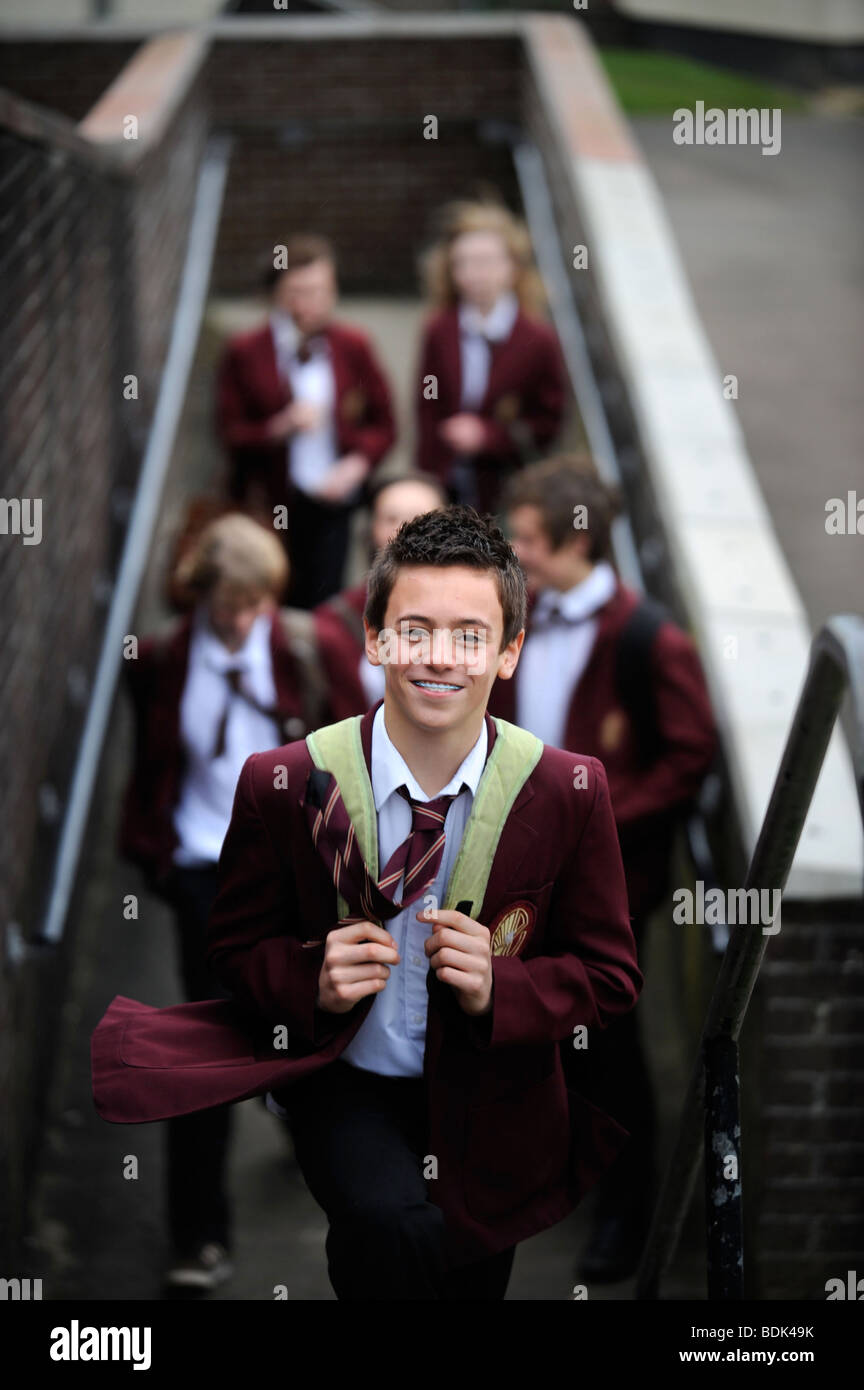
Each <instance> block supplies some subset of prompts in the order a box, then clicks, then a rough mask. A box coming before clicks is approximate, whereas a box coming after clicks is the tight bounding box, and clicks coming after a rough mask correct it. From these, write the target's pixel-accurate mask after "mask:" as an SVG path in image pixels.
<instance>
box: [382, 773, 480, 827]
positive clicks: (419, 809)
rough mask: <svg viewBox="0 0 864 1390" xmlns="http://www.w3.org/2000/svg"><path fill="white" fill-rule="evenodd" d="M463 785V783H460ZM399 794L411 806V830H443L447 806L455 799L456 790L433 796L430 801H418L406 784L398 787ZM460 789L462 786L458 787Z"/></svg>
mask: <svg viewBox="0 0 864 1390" xmlns="http://www.w3.org/2000/svg"><path fill="white" fill-rule="evenodd" d="M462 786H463V787H464V786H465V783H464V782H463V783H462ZM398 790H399V795H400V796H404V798H405V800H406V801H407V802H408V804H409V806H410V807H411V829H412V830H439V831H440V830H443V829H444V821H445V819H446V816H447V808H448V807H449V805H450V803H451V801H455V799H456V797H457V796H458V795H459V793H458V792H451V793H450V794H449V795H448V796H435V797H433V798H432V800H431V801H418V800H417V799H416V798H415V797H413V796H411V795H410V793H409V791H408V788H407V787H406V786H404V785H403V786H401V787H399V789H398ZM459 790H460V791H461V790H462V788H461V787H460V789H459Z"/></svg>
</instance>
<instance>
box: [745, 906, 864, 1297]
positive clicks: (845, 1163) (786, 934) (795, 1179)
mask: <svg viewBox="0 0 864 1390" xmlns="http://www.w3.org/2000/svg"><path fill="white" fill-rule="evenodd" d="M758 1008H759V1024H760V1027H759V1030H758V1040H757V1043H756V1045H755V1046H754V1048H753V1055H754V1064H755V1065H754V1075H753V1078H752V1079H753V1084H754V1086H755V1087H756V1088H757V1089H758V1092H759V1096H760V1105H759V1129H758V1134H753V1135H752V1137H751V1142H753V1143H755V1144H756V1145H757V1146H758V1160H759V1171H758V1180H757V1185H756V1189H755V1191H753V1192H752V1193H749V1194H746V1193H745V1201H746V1200H747V1198H748V1196H749V1199H750V1200H751V1201H753V1202H755V1203H756V1204H757V1209H758V1222H757V1223H756V1225H755V1234H756V1242H755V1248H754V1249H753V1251H752V1256H753V1258H754V1259H755V1263H756V1268H757V1272H758V1278H759V1288H760V1296H761V1297H764V1298H781V1297H782V1298H805V1299H813V1298H816V1299H822V1298H824V1297H825V1282H826V1280H827V1279H829V1278H835V1277H839V1278H842V1279H843V1280H844V1282H845V1279H846V1272H847V1270H849V1269H855V1268H856V1267H860V1264H861V1251H862V1249H864V1109H862V1106H861V1096H862V1093H864V934H862V924H861V910H860V905H858V904H855V903H850V904H848V905H846V906H845V908H844V907H843V906H842V905H839V904H835V903H832V904H830V908H826V905H825V904H813V905H804V904H790V905H784V908H783V919H782V926H781V930H780V932H779V933H778V934H777V935H776V936H774V937H772V938H771V940H770V942H769V946H768V950H767V952H766V955H765V960H764V962H763V966H762V976H761V983H760V989H759V1003H758ZM862 1272H864V1271H862V1270H861V1269H860V1268H859V1275H860V1274H861V1273H862Z"/></svg>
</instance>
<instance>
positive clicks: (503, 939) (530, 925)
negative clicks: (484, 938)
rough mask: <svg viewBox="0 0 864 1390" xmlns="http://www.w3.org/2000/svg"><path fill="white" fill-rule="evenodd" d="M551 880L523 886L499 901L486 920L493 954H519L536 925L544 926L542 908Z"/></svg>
mask: <svg viewBox="0 0 864 1390" xmlns="http://www.w3.org/2000/svg"><path fill="white" fill-rule="evenodd" d="M554 887H555V880H554V879H550V880H549V882H548V883H541V885H540V887H539V888H527V889H525V890H523V891H522V892H521V893H514V894H512V895H511V896H510V897H509V899H508V900H507V901H505V902H504V903H503V904H501V905H500V906H499V907H498V908H497V909H496V911H495V913H494V914H493V916H492V917H491V918H490V920H489V922H488V923H487V924H486V925H487V926H488V928H489V934H490V936H491V938H492V941H491V950H492V955H493V956H521V955H524V954H525V951H526V948H528V949H530V947H531V945H532V944H533V940H534V936H535V933H536V931H537V928H538V924H539V926H540V930H541V932H542V930H543V928H544V926H545V917H546V911H547V908H548V905H549V899H550V897H551V896H552V890H553V889H554Z"/></svg>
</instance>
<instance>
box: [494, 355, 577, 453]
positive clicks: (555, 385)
mask: <svg viewBox="0 0 864 1390" xmlns="http://www.w3.org/2000/svg"><path fill="white" fill-rule="evenodd" d="M566 391H567V386H566V378H565V372H564V361H563V358H562V356H561V349H560V347H559V346H558V339H557V338H556V336H555V334H554V333H553V332H552V330H551V329H548V330H546V331H545V332H544V334H543V336H542V338H541V339H540V340H539V342H538V344H537V362H536V364H535V367H534V370H533V372H532V373H531V377H530V384H529V386H528V389H527V391H526V392H525V398H524V402H523V407H522V410H521V412H520V415H519V418H518V419H517V420H516V421H514V423H513V425H512V426H510V425H506V424H503V423H502V422H501V421H500V420H496V419H494V418H486V419H484V421H483V424H484V427H485V430H486V439H485V444H484V447H485V448H486V449H488V450H489V452H490V453H496V454H499V455H501V456H502V457H507V456H511V455H519V454H521V453H523V452H529V451H530V449H531V446H532V445H533V447H534V448H536V449H545V448H547V447H548V446H549V445H550V444H552V443H553V442H554V440H555V439H556V438H557V437H558V435H559V434H560V433H561V426H562V424H563V420H564V405H565V401H566Z"/></svg>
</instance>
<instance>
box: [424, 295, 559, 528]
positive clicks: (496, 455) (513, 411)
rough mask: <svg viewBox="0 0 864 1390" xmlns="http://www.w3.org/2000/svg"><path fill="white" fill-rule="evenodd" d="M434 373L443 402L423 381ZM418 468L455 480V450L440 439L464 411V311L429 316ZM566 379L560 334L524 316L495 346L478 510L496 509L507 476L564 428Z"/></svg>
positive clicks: (484, 412)
mask: <svg viewBox="0 0 864 1390" xmlns="http://www.w3.org/2000/svg"><path fill="white" fill-rule="evenodd" d="M428 376H434V377H435V378H436V379H437V382H438V399H437V400H426V398H425V393H424V389H423V383H424V380H425V378H426V377H428ZM416 391H417V467H418V468H420V469H422V470H423V471H424V472H427V473H434V474H435V476H436V477H437V478H440V480H441V481H442V482H443V483H445V485H446V484H447V483H448V482H449V478H450V467H451V464H452V462H453V451H452V450H451V448H450V446H449V445H448V444H447V443H446V442H445V441H444V440H442V439H440V438H439V436H438V426H439V424H440V423H441V421H442V420H446V419H448V418H449V416H451V415H458V414H460V413H461V412H462V405H461V396H462V362H461V353H460V347H459V310H458V308H457V307H456V306H451V307H450V308H447V309H443V310H441V311H440V312H438V313H437V314H435V315H434V316H433V317H432V318H430V319H428V320H427V322H426V326H425V329H424V334H423V342H422V348H421V353H420V366H419V372H418V378H417V385H416ZM564 401H565V374H564V365H563V361H562V357H561V350H560V348H559V346H558V339H557V337H556V336H555V333H554V331H553V330H552V329H551V328H550V327H549V325H548V324H546V323H543V321H542V320H541V319H536V318H534V317H532V316H531V315H528V314H525V313H522V312H521V311H520V312H519V314H518V315H517V317H516V321H515V323H514V324H513V328H512V330H511V332H510V336H509V338H506V339H505V340H504V342H503V343H501V344H500V345H499V346H498V347H496V349H495V352H494V354H493V357H492V363H491V366H490V370H489V381H488V383H487V386H486V395H485V396H484V398H483V401H482V402H481V404H480V408H479V409H478V410H476V411H473V412H471V413H473V414H477V415H479V416H480V417H481V418H482V419H483V421H484V424H485V426H486V442H485V447H484V450H483V452H482V453H480V454H477V455H474V456H473V461H474V464H475V468H476V474H477V491H478V508H479V510H480V511H486V510H488V511H493V512H494V511H496V510H497V507H498V499H499V493H500V487H501V482H502V478H503V477H504V475H505V474H506V473H508V472H509V471H510V470H511V469H513V468H518V467H519V466H520V465H521V464H522V463H524V462H525V461H526V454H529V453H531V452H533V451H534V450H543V449H546V448H548V447H549V446H550V445H551V444H552V443H553V442H554V440H555V438H556V437H557V435H558V434H559V432H560V430H561V425H562V420H563V415H564Z"/></svg>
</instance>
